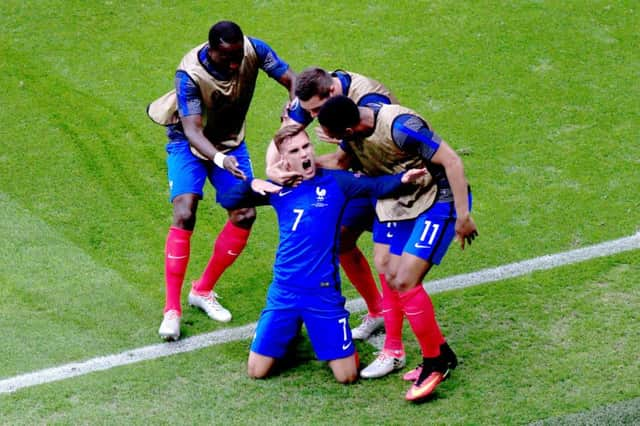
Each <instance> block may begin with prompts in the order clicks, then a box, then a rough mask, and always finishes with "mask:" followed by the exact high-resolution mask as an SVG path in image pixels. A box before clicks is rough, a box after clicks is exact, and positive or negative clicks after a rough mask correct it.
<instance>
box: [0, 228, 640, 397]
mask: <svg viewBox="0 0 640 426" xmlns="http://www.w3.org/2000/svg"><path fill="white" fill-rule="evenodd" d="M638 248H640V232H637V233H636V234H635V235H632V236H630V237H625V238H620V239H617V240H613V241H608V242H605V243H601V244H596V245H593V246H589V247H584V248H581V249H577V250H571V251H567V252H562V253H558V254H554V255H548V256H542V257H538V258H535V259H531V260H525V261H522V262H516V263H511V264H508V265H503V266H499V267H496V268H490V269H484V270H481V271H478V272H472V273H469V274H462V275H456V276H453V277H449V278H444V279H440V280H436V281H430V282H427V283H425V284H424V286H425V289H426V290H427V291H428V292H430V293H439V292H443V291H447V290H453V289H460V288H465V287H471V286H475V285H479V284H484V283H489V282H494V281H500V280H504V279H507V278H513V277H517V276H520V275H525V274H529V273H531V272H534V271H540V270H546V269H551V268H555V267H558V266H562V265H568V264H571V263H577V262H582V261H585V260H589V259H593V258H597V257H603V256H609V255H612V254H616V253H621V252H625V251H629V250H634V249H638ZM365 308H366V307H365V304H364V301H363V300H362V299H356V300H350V301H349V302H347V309H348V310H349V311H350V312H360V311H363V310H365ZM255 327H256V323H255V322H254V323H252V324H248V325H245V326H241V327H235V328H230V329H224V330H219V331H214V332H211V333H206V334H201V335H198V336H193V337H189V338H186V339H182V340H179V341H177V342H173V343H160V344H156V345H150V346H144V347H142V348H138V349H132V350H129V351H125V352H121V353H118V354H113V355H106V356H102V357H97V358H92V359H89V360H87V361H81V362H74V363H69V364H64V365H61V366H58V367H52V368H46V369H44V370H39V371H34V372H31V373H26V374H21V375H18V376H14V377H10V378H7V379H3V380H0V394H4V393H12V392H15V391H17V390H19V389H22V388H26V387H31V386H36V385H41V384H44V383H50V382H55V381H59V380H64V379H69V378H71V377H76V376H82V375H85V374H89V373H92V372H95V371H103V370H108V369H110V368H114V367H118V366H121V365H127V364H133V363H136V362H141V361H147V360H152V359H157V358H162V357H166V356H169V355H175V354H179V353H183V352H191V351H195V350H198V349H202V348H205V347H209V346H213V345H217V344H221V343H229V342H233V341H237V340H243V339H249V338H251V337H252V336H253V333H254V332H255Z"/></svg>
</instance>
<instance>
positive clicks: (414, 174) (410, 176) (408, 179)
mask: <svg viewBox="0 0 640 426" xmlns="http://www.w3.org/2000/svg"><path fill="white" fill-rule="evenodd" d="M426 174H427V169H426V168H425V167H423V168H421V169H411V170H407V171H406V172H404V174H403V175H402V179H400V181H401V182H402V183H412V182H416V181H417V180H418V179H420V178H421V177H422V176H425V175H426Z"/></svg>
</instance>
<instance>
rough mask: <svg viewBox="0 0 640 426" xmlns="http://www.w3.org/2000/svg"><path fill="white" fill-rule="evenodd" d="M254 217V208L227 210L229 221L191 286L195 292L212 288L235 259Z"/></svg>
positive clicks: (199, 292) (243, 244)
mask: <svg viewBox="0 0 640 426" xmlns="http://www.w3.org/2000/svg"><path fill="white" fill-rule="evenodd" d="M255 218H256V210H255V209H254V208H243V209H237V210H230V211H229V221H228V222H227V224H226V225H225V226H224V228H223V229H222V231H221V232H220V234H219V235H218V238H216V241H215V243H214V246H213V253H212V255H211V258H210V259H209V262H208V263H207V266H206V267H205V269H204V271H203V272H202V275H201V276H200V278H199V279H198V280H197V281H196V283H195V285H194V287H193V290H194V292H195V293H197V294H200V295H207V294H209V292H211V290H213V287H215V285H216V283H217V282H218V279H219V278H220V276H222V274H223V272H224V271H226V270H227V268H229V267H230V266H231V265H232V264H233V263H234V262H235V261H236V259H237V258H238V256H240V253H242V251H243V250H244V248H245V247H246V245H247V241H248V240H249V235H250V233H251V226H252V225H253V222H254V221H255Z"/></svg>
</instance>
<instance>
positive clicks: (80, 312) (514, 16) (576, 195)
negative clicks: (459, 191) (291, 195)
mask: <svg viewBox="0 0 640 426" xmlns="http://www.w3.org/2000/svg"><path fill="white" fill-rule="evenodd" d="M0 12H1V13H0V27H1V28H2V29H3V30H2V31H0V57H1V58H2V60H1V61H0V87H1V88H2V92H3V93H2V96H1V97H0V122H2V126H0V140H1V142H0V147H1V148H0V208H1V210H2V211H3V215H2V216H1V217H0V232H1V235H2V236H3V239H2V243H0V330H2V334H1V335H2V337H3V343H4V344H3V345H2V346H1V347H0V359H1V360H2V362H1V363H0V378H6V377H12V376H14V375H16V374H20V373H26V372H30V371H34V370H37V369H42V368H47V367H51V366H55V365H59V364H63V363H67V362H73V361H79V360H83V359H87V358H91V357H95V356H100V355H105V354H110V353H117V352H120V351H122V350H125V349H130V348H135V347H139V346H143V345H148V344H153V343H157V342H158V339H157V335H156V331H157V327H158V325H159V320H160V315H161V309H162V304H163V298H164V284H163V256H162V251H163V246H164V239H165V237H166V232H167V227H168V225H169V223H170V220H171V208H170V204H169V203H168V202H167V193H168V191H167V183H166V170H165V163H164V161H165V153H164V143H165V137H164V133H163V130H162V128H160V127H159V126H157V125H154V124H153V123H152V122H151V121H150V120H149V119H148V118H147V117H146V115H145V107H146V105H147V104H148V103H149V102H150V101H152V100H153V99H155V97H157V96H159V95H160V94H162V93H164V92H165V91H166V90H168V89H169V88H170V87H171V84H172V75H173V71H174V68H175V66H176V64H177V63H178V61H179V59H180V58H181V56H182V55H183V54H184V53H185V52H186V51H187V50H188V49H189V48H191V47H192V46H194V45H195V44H196V43H199V42H200V41H203V40H204V39H205V37H206V33H207V31H208V28H209V26H210V25H211V24H212V23H213V22H215V21H216V20H217V19H223V18H228V19H234V20H236V21H237V22H238V23H239V24H240V25H241V26H242V28H243V29H244V30H245V32H246V33H247V34H250V35H254V36H257V37H259V38H262V39H264V40H266V41H268V42H269V43H270V44H271V45H272V46H273V47H274V48H275V49H276V51H277V52H278V53H279V55H280V56H282V57H283V58H285V59H286V60H287V61H288V62H289V63H290V64H291V65H292V66H293V67H294V69H295V70H298V71H299V70H301V69H303V68H305V67H307V66H310V65H320V66H324V67H327V68H330V69H334V68H344V69H347V70H352V71H356V72H360V73H363V74H365V75H369V76H372V77H375V78H377V79H379V80H381V81H382V82H384V83H385V84H386V85H387V86H388V87H389V88H391V89H392V90H393V91H394V92H395V93H396V94H397V95H398V97H399V98H400V99H401V100H402V102H403V103H404V104H405V105H407V106H409V107H412V108H414V109H416V110H417V111H419V112H420V113H422V114H423V115H424V117H425V118H427V119H428V120H429V121H430V123H431V124H432V125H433V126H434V128H435V129H436V131H437V132H438V133H439V134H440V135H441V136H442V137H443V138H444V139H445V140H447V141H448V142H449V143H450V144H451V145H452V146H454V147H455V148H457V149H459V150H461V152H464V153H465V155H464V156H463V159H464V162H465V167H466V174H467V176H468V178H469V180H470V182H471V184H472V187H473V191H474V197H475V199H474V217H475V219H476V222H477V223H478V226H479V231H480V238H479V239H478V240H477V241H476V242H474V244H473V246H472V247H471V249H470V250H468V251H467V250H465V252H460V250H458V249H457V248H455V247H453V248H452V249H451V251H450V253H449V254H448V255H447V257H446V258H445V261H444V262H443V264H442V265H441V266H440V267H438V268H435V269H434V270H433V271H431V272H430V277H431V278H434V279H435V278H441V277H444V276H450V275H455V274H459V273H464V272H470V271H475V270H479V269H482V268H486V267H493V266H497V265H501V264H504V263H508V262H514V261H518V260H524V259H529V258H532V257H535V256H540V255H545V254H550V253H555V252H560V251H565V250H570V249H573V248H578V247H583V246H586V245H589V244H594V243H598V242H602V241H606V240H610V239H613V238H618V237H622V236H626V235H630V234H633V233H635V232H637V231H638V224H639V223H640V213H639V212H640V201H638V200H639V198H638V197H637V195H636V192H637V191H636V186H637V184H638V182H640V172H639V170H640V143H639V142H640V140H639V139H640V137H639V136H640V126H639V123H640V106H639V105H640V96H639V94H640V79H639V78H638V77H639V76H640V57H639V56H638V52H637V46H638V45H640V36H639V35H638V31H637V29H638V28H640V16H639V12H638V10H637V4H636V3H635V2H633V1H616V2H605V1H580V0H577V1H571V2H561V1H545V2H540V1H518V2H500V1H478V2H469V1H462V2H452V1H444V0H440V1H429V2H426V1H414V2H408V1H399V2H375V1H371V2H339V3H338V2H335V3H333V2H330V3H327V2H316V1H305V2H301V3H300V4H292V3H290V2H284V1H269V2H265V1H255V2H236V3H233V2H232V3H229V4H220V3H219V2H218V3H216V4H215V7H213V6H212V5H208V4H207V5H204V4H202V3H200V2H180V3H178V4H174V3H170V2H166V1H154V2H147V3H145V4H134V3H127V2H118V1H102V2H93V3H86V2H79V1H48V0H47V1H45V0H43V1H38V2H35V1H27V2H18V1H14V0H7V1H4V2H2V3H1V4H0ZM284 101H285V94H284V91H283V90H282V89H281V88H280V87H279V86H278V85H277V84H275V83H274V82H272V81H269V79H268V78H266V77H264V76H261V77H260V79H259V82H258V87H257V90H256V95H255V98H254V102H253V105H252V108H251V110H250V113H249V117H248V134H247V140H248V144H249V149H250V151H251V153H252V157H253V161H254V167H255V170H256V172H257V174H258V175H262V170H263V169H264V162H263V156H264V151H265V149H266V145H267V141H268V140H269V139H270V137H271V135H272V133H273V132H274V131H275V130H276V128H277V127H278V113H279V111H280V108H281V107H282V104H283V103H284ZM317 149H318V151H322V152H324V151H326V150H329V149H332V148H331V147H329V146H326V145H322V144H318V145H317ZM213 200H214V194H213V192H212V191H208V192H207V193H206V197H205V199H204V201H203V202H202V203H201V206H200V209H199V212H198V225H197V229H196V233H195V234H194V237H193V240H192V258H191V263H190V265H189V270H188V273H187V280H188V281H189V280H192V279H195V278H197V276H198V275H199V273H200V271H201V270H202V268H203V267H204V265H205V263H206V261H207V259H208V257H209V254H210V250H211V245H212V242H213V238H214V237H215V235H216V234H217V232H218V230H219V229H220V228H221V227H222V225H223V224H224V221H225V219H226V215H225V213H224V212H223V211H222V210H221V209H220V208H219V207H217V206H215V205H214V201H213ZM367 239H368V238H367V237H365V238H363V239H362V240H363V241H362V242H361V245H362V247H363V249H364V250H365V251H366V252H367V253H370V251H371V243H370V241H366V240H367ZM276 241H277V229H276V227H275V218H274V215H273V213H272V212H271V211H270V210H269V209H268V208H261V209H260V210H259V213H258V221H257V223H256V225H255V230H254V233H253V235H252V237H251V239H250V242H249V245H248V247H247V249H246V252H245V253H244V254H243V256H241V257H240V259H239V260H238V262H237V263H236V265H234V266H233V267H232V268H231V269H229V270H228V271H227V272H226V274H225V275H224V277H223V279H222V281H221V282H220V285H219V286H218V287H217V288H216V290H217V291H218V293H220V294H221V295H222V296H223V303H224V304H225V305H226V306H227V307H229V309H230V310H231V311H232V312H233V314H234V320H233V322H232V323H231V324H230V325H222V324H218V323H212V322H211V321H209V320H208V319H206V318H205V317H204V315H202V314H201V313H199V312H197V311H194V310H192V309H186V310H185V318H184V323H185V326H183V333H184V335H185V336H191V335H196V334H200V333H204V332H208V331H212V330H217V329H223V328H226V327H229V326H239V325H244V324H247V323H251V322H254V321H255V320H256V319H257V317H258V314H259V312H260V309H261V307H262V304H263V301H264V297H265V292H266V288H267V285H268V283H269V281H270V268H271V263H272V261H273V255H274V251H275V244H276ZM639 261H640V254H639V253H638V251H634V252H631V253H628V254H624V255H618V256H613V257H609V258H604V259H599V260H596V261H589V262H585V263H583V264H580V265H575V266H570V267H565V268H559V269H554V270H551V271H547V272H544V273H537V274H532V275H530V276H525V277H522V278H519V279H512V280H508V281H505V282H501V283H497V284H495V285H490V286H481V287H478V288H473V289H466V290H462V291H456V292H451V293H446V294H441V295H437V296H436V297H435V302H436V308H437V314H438V318H439V319H440V320H441V322H442V323H443V326H444V329H445V331H446V333H447V336H448V337H449V338H450V340H451V341H452V344H453V345H454V348H455V349H456V350H458V351H459V352H460V355H461V358H462V359H463V361H464V362H463V364H462V366H461V368H460V370H459V371H456V374H454V376H453V378H452V380H450V381H447V382H445V384H443V385H442V387H441V388H440V389H439V390H438V398H437V399H435V400H434V401H431V402H430V403H428V404H426V405H420V406H417V407H414V406H409V405H407V404H404V403H403V401H402V400H401V397H402V394H403V392H404V390H405V386H406V385H405V384H404V383H401V381H400V380H399V379H398V378H397V377H390V378H386V379H383V380H380V381H375V382H361V383H358V384H357V385H355V386H351V387H342V386H338V385H336V384H334V383H333V381H332V379H331V375H330V373H329V371H328V370H327V369H326V367H325V366H324V365H322V364H320V363H318V362H316V361H313V360H310V358H312V355H311V353H310V351H309V348H308V345H306V346H304V345H303V347H302V349H301V354H302V355H303V357H304V358H305V359H307V361H306V362H303V363H301V364H300V365H298V366H296V367H295V368H293V369H291V370H288V371H286V372H283V373H282V374H281V375H280V376H278V377H276V378H273V379H271V380H267V381H264V382H251V381H249V380H247V379H245V373H244V369H245V362H246V356H247V345H248V342H236V343H231V344H227V345H221V346H217V347H213V348H208V349H203V350H200V351H197V352H195V353H190V354H183V355H178V356H173V357H170V358H166V359H161V360H156V361H150V362H144V363H140V364H137V365H132V366H127V367H121V368H116V369H113V370H109V371H106V372H101V373H95V374H90V375H87V376H84V377H79V378H76V379H72V380H67V381H62V382H58V383H52V384H47V385H42V386H37V387H34V388H30V389H24V390H21V391H18V392H17V393H15V394H12V395H2V396H0V423H23V424H26V423H119V422H124V421H126V422H128V423H151V422H156V423H168V422H171V421H176V422H188V423H195V422H196V421H198V420H204V421H205V422H209V423H217V422H222V421H221V419H229V421H228V422H236V423H238V424H247V423H257V422H260V423H271V424H274V423H278V424H283V423H284V424H291V423H316V424H318V423H325V424H330V423H334V424H335V423H338V424H344V423H370V424H374V423H375V424H379V423H389V424H397V423H409V422H413V420H415V418H416V416H417V415H421V414H426V415H428V416H429V419H430V421H432V422H433V423H440V424H445V423H446V424H451V423H466V424H480V423H527V422H529V421H534V420H536V419H543V418H547V417H555V416H562V415H564V414H569V413H577V412H582V411H586V410H591V409H596V408H598V407H600V406H602V405H605V404H611V403H616V402H621V401H626V400H630V399H633V398H637V397H638V396H640V392H639V391H638V388H637V383H636V381H637V380H635V381H634V378H637V377H638V376H639V374H638V373H639V371H638V370H639V366H638V361H637V353H638V350H640V342H639V341H638V335H637V332H636V333H635V334H634V333H633V331H634V330H636V329H637V323H638V314H637V313H636V312H637V311H638V310H640V302H639V301H638V278H637V277H638V264H639V263H640V262H639ZM344 287H345V293H346V294H347V296H348V297H355V296H356V293H355V291H354V290H353V289H352V288H351V286H350V285H349V284H348V283H346V284H345V286H344ZM406 336H407V340H408V341H409V342H410V345H411V346H410V351H409V354H410V356H411V357H413V358H412V359H410V362H417V361H418V360H417V353H418V351H417V346H416V345H415V342H414V341H413V340H412V337H411V333H410V331H409V330H408V329H407V332H406ZM359 349H360V351H361V352H362V354H363V360H364V361H369V360H371V358H372V356H373V355H372V350H373V349H372V348H370V347H368V345H366V344H363V345H360V346H359ZM603 382H604V383H603ZM427 410H428V411H427ZM427 413H428V414H427ZM232 414H233V415H236V416H237V418H236V419H235V420H231V416H232Z"/></svg>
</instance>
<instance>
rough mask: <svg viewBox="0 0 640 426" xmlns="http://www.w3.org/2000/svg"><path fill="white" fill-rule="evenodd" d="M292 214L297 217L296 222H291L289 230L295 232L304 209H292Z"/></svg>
mask: <svg viewBox="0 0 640 426" xmlns="http://www.w3.org/2000/svg"><path fill="white" fill-rule="evenodd" d="M293 212H294V213H295V214H297V215H298V217H296V220H295V221H294V222H293V226H292V227H291V230H292V231H295V230H296V228H298V224H299V223H300V219H302V213H304V209H293Z"/></svg>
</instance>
